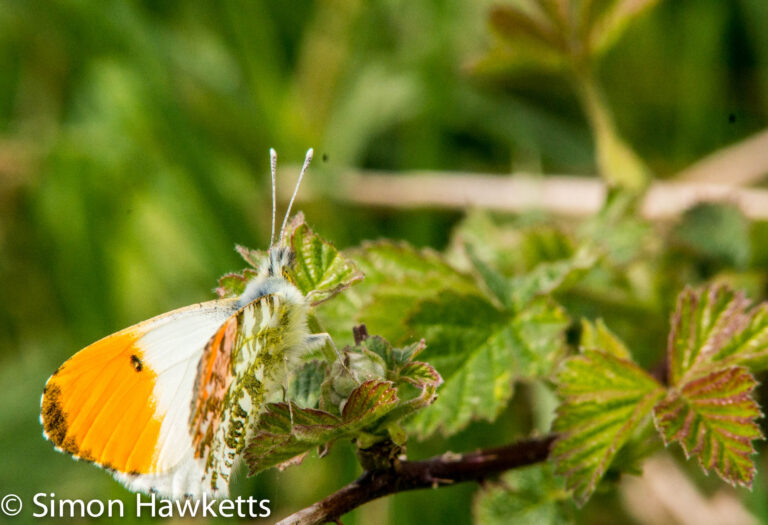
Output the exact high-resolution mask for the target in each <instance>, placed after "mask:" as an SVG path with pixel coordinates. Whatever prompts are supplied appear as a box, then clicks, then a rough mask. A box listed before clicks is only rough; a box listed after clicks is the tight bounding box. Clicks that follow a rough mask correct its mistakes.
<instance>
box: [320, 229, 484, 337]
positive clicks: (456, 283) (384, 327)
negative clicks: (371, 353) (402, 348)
mask: <svg viewBox="0 0 768 525" xmlns="http://www.w3.org/2000/svg"><path fill="white" fill-rule="evenodd" d="M347 255H348V256H349V257H350V258H352V259H354V260H355V262H356V263H357V265H358V266H359V267H360V269H361V270H362V271H363V272H364V273H365V280H364V281H362V282H361V283H359V284H358V285H357V286H355V287H354V288H351V289H350V290H347V292H346V293H344V294H343V295H342V296H340V297H339V298H338V299H336V300H334V301H333V302H332V303H329V304H328V305H326V306H324V308H323V309H322V310H321V311H319V312H318V317H319V318H320V320H321V322H322V325H323V327H324V328H325V329H326V330H328V331H329V332H330V333H331V334H333V335H334V336H342V337H343V336H347V334H348V333H349V326H350V325H351V324H360V323H364V324H365V325H366V326H367V327H368V329H369V331H370V332H371V333H377V334H381V335H383V336H385V337H386V338H387V339H388V340H390V341H393V342H397V343H400V342H404V341H406V340H408V339H411V340H412V339H414V338H417V337H420V335H419V334H417V333H409V332H408V327H407V326H406V325H404V323H403V319H405V318H406V317H407V316H408V312H409V311H410V310H411V309H412V308H413V307H414V305H416V304H417V303H418V302H419V301H420V300H422V299H425V298H427V297H430V296H432V295H434V294H436V293H438V292H439V291H440V290H443V289H446V288H449V289H455V290H477V285H476V284H475V283H474V281H473V280H472V278H471V277H470V276H469V275H466V274H463V273H461V272H459V271H457V270H456V269H454V268H453V267H452V266H450V265H449V264H448V263H446V262H445V260H444V259H443V257H442V256H441V255H440V254H438V253H437V252H435V251H433V250H430V249H416V248H413V247H411V246H409V245H408V244H406V243H393V242H389V241H381V242H375V243H365V244H363V246H362V247H361V248H358V249H355V250H350V251H349V252H347Z"/></svg>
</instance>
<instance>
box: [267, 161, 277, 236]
mask: <svg viewBox="0 0 768 525" xmlns="http://www.w3.org/2000/svg"><path fill="white" fill-rule="evenodd" d="M269 169H270V172H271V173H272V234H271V235H270V236H269V247H270V248H271V247H272V245H273V244H275V221H276V219H277V195H276V192H275V178H276V177H277V152H276V151H275V149H274V148H269Z"/></svg>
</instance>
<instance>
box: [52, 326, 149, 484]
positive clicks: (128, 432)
mask: <svg viewBox="0 0 768 525" xmlns="http://www.w3.org/2000/svg"><path fill="white" fill-rule="evenodd" d="M137 339H138V337H137V335H136V334H135V333H134V332H133V331H131V330H123V331H121V332H118V333H116V334H113V335H111V336H109V337H106V338H104V339H102V340H100V341H97V342H96V343H93V344H92V345H90V346H88V347H86V348H84V349H83V350H81V351H80V352H78V353H77V354H75V355H74V356H72V358H70V359H69V360H68V361H66V362H65V363H64V364H63V365H62V366H61V368H59V369H58V370H57V371H56V372H55V373H54V374H53V375H52V376H51V378H50V379H48V383H47V384H46V386H45V390H44V391H43V401H42V412H41V413H42V422H43V428H44V429H45V435H46V437H47V438H48V439H50V440H51V441H52V442H53V444H54V445H56V446H57V447H59V448H60V449H62V450H63V451H65V452H68V453H70V454H72V455H74V456H76V457H78V458H80V459H84V460H87V461H92V462H94V463H97V464H99V465H101V466H103V467H105V468H108V469H112V470H117V471H120V472H126V473H132V474H149V473H154V472H155V449H156V444H157V441H158V436H159V434H160V420H159V419H158V418H157V416H156V414H155V403H154V388H155V381H156V379H157V375H156V374H155V372H154V371H153V370H152V369H151V368H150V367H149V366H147V365H146V364H145V363H144V360H143V355H142V352H141V349H140V348H139V347H138V345H137V344H136V341H137Z"/></svg>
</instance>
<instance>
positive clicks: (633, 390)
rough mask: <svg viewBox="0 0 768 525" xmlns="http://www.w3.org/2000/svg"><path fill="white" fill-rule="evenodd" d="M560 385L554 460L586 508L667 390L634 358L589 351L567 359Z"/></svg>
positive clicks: (553, 452) (568, 486) (562, 370)
mask: <svg viewBox="0 0 768 525" xmlns="http://www.w3.org/2000/svg"><path fill="white" fill-rule="evenodd" d="M556 381H557V385H558V389H557V392H558V395H559V396H560V397H561V398H562V400H563V401H562V404H561V405H560V407H559V408H558V410H557V417H556V419H555V422H554V423H553V425H552V429H553V431H555V432H557V433H558V434H559V437H558V438H557V441H555V444H554V448H553V451H552V458H553V459H554V461H555V464H556V467H557V469H556V472H557V473H558V474H562V475H564V476H565V477H566V486H567V488H569V489H573V491H574V499H575V500H576V502H577V503H578V504H579V505H583V504H584V503H585V502H586V501H587V500H588V499H589V497H590V495H591V494H592V493H593V492H594V490H595V488H596V487H597V484H598V482H599V481H600V479H601V478H602V477H603V475H604V474H605V473H606V472H607V470H608V468H609V467H610V466H611V463H612V461H613V460H614V458H615V456H616V454H617V453H618V452H619V450H620V449H621V448H622V446H623V445H624V444H625V443H627V442H628V441H629V440H630V439H631V438H632V437H633V436H634V435H635V433H636V432H637V431H638V430H639V429H642V427H643V424H644V423H646V422H647V421H648V419H649V416H650V414H651V410H652V409H653V406H654V404H655V403H656V401H658V400H659V399H660V398H661V397H663V395H664V390H663V389H662V387H661V385H659V383H658V382H657V381H656V380H655V379H653V378H652V377H651V376H650V375H648V374H647V373H646V372H645V371H643V370H642V369H641V368H640V367H638V366H637V365H636V364H634V363H633V362H632V361H630V360H629V359H625V358H621V357H618V356H617V355H615V354H614V353H608V352H603V351H600V350H590V349H586V350H583V351H582V353H581V354H580V355H577V356H574V357H572V358H570V359H568V360H567V361H566V362H565V363H564V365H563V368H562V369H561V371H560V372H559V374H558V375H557V380H556Z"/></svg>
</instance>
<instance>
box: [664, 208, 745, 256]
mask: <svg viewBox="0 0 768 525" xmlns="http://www.w3.org/2000/svg"><path fill="white" fill-rule="evenodd" d="M749 227H750V225H749V220H748V219H747V217H745V216H744V214H743V213H742V212H741V210H740V209H739V207H738V206H735V205H733V204H720V203H700V204H697V205H696V206H693V207H692V208H690V209H688V210H686V212H685V213H684V214H683V217H682V218H681V220H680V222H679V223H678V224H677V225H676V227H675V229H674V231H673V232H672V235H671V243H672V244H673V245H674V246H676V247H677V248H678V249H680V250H682V251H684V252H686V253H688V254H690V255H693V256H695V258H696V260H697V261H698V262H699V264H700V263H701V262H707V263H710V264H713V263H714V264H715V265H718V266H719V267H735V268H737V269H744V268H745V267H746V265H747V264H748V263H749V260H750V257H751V253H750V245H751V242H750V232H749Z"/></svg>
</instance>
